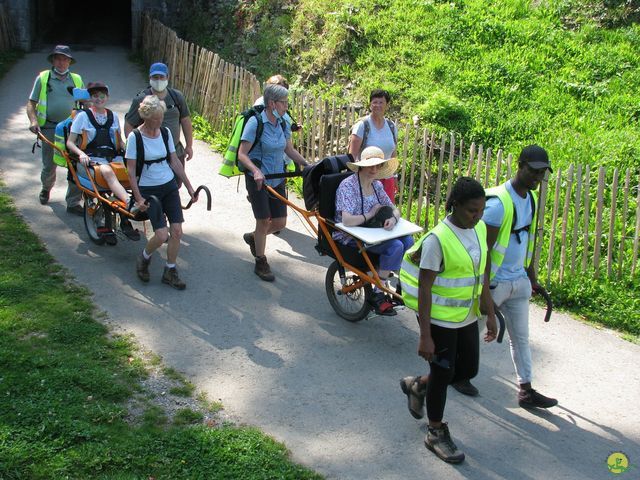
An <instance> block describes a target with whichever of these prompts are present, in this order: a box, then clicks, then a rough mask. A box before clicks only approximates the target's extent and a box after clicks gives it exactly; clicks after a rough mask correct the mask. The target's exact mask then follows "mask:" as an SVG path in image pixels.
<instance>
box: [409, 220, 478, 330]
mask: <svg viewBox="0 0 640 480" xmlns="http://www.w3.org/2000/svg"><path fill="white" fill-rule="evenodd" d="M443 222H444V223H445V224H446V225H447V226H448V227H449V228H451V230H452V231H453V233H454V234H455V235H456V237H458V240H460V242H461V243H462V245H463V246H464V248H465V249H466V250H467V252H469V256H470V257H471V260H472V261H473V265H474V267H475V268H476V270H477V269H478V268H480V260H481V255H482V251H481V250H480V242H479V240H478V235H477V234H476V231H475V230H474V229H473V228H460V227H457V226H455V225H454V224H453V223H452V222H451V220H449V218H448V217H447V218H445V219H444V220H443ZM420 268H421V269H424V270H432V271H434V272H438V273H441V272H442V271H443V270H444V265H443V256H442V247H441V246H440V240H439V239H438V237H436V236H435V235H433V234H431V235H428V236H427V238H425V239H424V241H423V242H422V254H421V257H420ZM477 319H478V317H477V316H476V314H475V313H473V310H471V311H470V312H469V315H467V318H466V319H465V320H464V321H463V322H460V323H452V322H442V321H440V320H435V319H433V318H432V319H431V323H432V324H433V325H438V326H440V327H445V328H462V327H465V326H467V325H469V324H471V323H473V322H475V321H476V320H477Z"/></svg>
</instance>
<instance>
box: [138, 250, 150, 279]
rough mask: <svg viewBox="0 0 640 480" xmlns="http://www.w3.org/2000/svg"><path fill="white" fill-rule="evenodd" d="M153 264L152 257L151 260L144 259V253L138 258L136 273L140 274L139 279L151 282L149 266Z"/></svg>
mask: <svg viewBox="0 0 640 480" xmlns="http://www.w3.org/2000/svg"><path fill="white" fill-rule="evenodd" d="M150 263H151V257H149V260H147V259H146V258H144V255H143V254H142V252H140V254H139V255H138V256H137V257H136V273H137V274H138V278H139V279H140V280H142V281H143V282H145V283H146V282H148V281H149V264H150Z"/></svg>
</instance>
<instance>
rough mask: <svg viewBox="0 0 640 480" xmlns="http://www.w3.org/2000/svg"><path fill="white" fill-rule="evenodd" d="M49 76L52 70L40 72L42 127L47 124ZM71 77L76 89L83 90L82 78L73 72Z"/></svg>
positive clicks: (38, 107)
mask: <svg viewBox="0 0 640 480" xmlns="http://www.w3.org/2000/svg"><path fill="white" fill-rule="evenodd" d="M49 75H51V70H44V71H42V72H40V96H39V97H38V105H36V117H37V118H38V125H40V126H41V127H43V126H44V124H45V123H47V84H48V83H49ZM69 75H70V76H71V81H72V82H73V84H74V85H75V86H76V88H82V77H80V75H78V74H77V73H71V72H69ZM65 165H66V163H65Z"/></svg>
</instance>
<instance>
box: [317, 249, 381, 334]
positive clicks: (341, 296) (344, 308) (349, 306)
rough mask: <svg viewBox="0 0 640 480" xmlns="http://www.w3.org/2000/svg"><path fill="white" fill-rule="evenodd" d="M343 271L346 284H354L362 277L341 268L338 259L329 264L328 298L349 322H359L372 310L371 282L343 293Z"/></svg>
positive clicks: (327, 278)
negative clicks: (341, 275)
mask: <svg viewBox="0 0 640 480" xmlns="http://www.w3.org/2000/svg"><path fill="white" fill-rule="evenodd" d="M341 271H342V272H344V278H345V285H347V286H348V285H354V284H355V283H357V282H359V281H360V277H358V276H357V275H356V274H355V273H353V272H349V271H345V270H344V269H343V268H340V266H339V264H338V262H337V261H334V262H333V263H332V264H331V265H329V269H328V270H327V276H326V278H325V290H326V292H327V298H328V299H329V303H330V304H331V306H332V307H333V309H334V310H335V312H336V313H337V314H338V315H340V316H341V317H342V318H344V319H345V320H348V321H349V322H359V321H360V320H362V319H364V318H365V317H366V316H367V314H368V313H369V310H371V306H370V304H369V301H370V299H371V294H372V288H371V284H369V283H366V284H364V285H362V286H360V287H359V288H356V289H354V290H352V291H350V292H348V293H343V292H342V286H343V285H342V280H341V279H340V273H341Z"/></svg>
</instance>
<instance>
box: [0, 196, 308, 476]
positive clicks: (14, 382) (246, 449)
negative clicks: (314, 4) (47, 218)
mask: <svg viewBox="0 0 640 480" xmlns="http://www.w3.org/2000/svg"><path fill="white" fill-rule="evenodd" d="M97 316H98V313H97V312H96V311H95V310H94V306H93V304H92V302H91V298H90V294H89V292H88V291H87V290H86V289H85V288H82V287H80V286H78V285H77V284H76V283H74V282H73V280H72V279H71V278H70V277H69V276H68V274H67V272H66V271H64V270H63V269H62V268H61V267H60V266H59V265H57V264H56V263H54V261H53V259H52V258H51V257H50V255H49V254H48V253H47V251H46V250H45V248H44V246H43V245H42V244H41V243H40V242H39V240H38V239H37V238H36V237H35V235H34V234H33V233H32V232H31V231H30V230H29V229H28V227H27V226H26V225H25V223H24V222H23V221H22V220H21V219H20V217H19V216H18V215H17V214H16V212H15V209H14V207H13V205H12V203H11V201H10V199H9V197H8V196H7V195H6V193H4V192H2V191H0V478H3V479H20V480H23V479H51V478H105V479H106V478H109V479H114V478H131V479H133V478H136V479H139V478H140V479H141V478H145V479H146V478H149V477H154V478H156V479H175V478H207V479H215V478H219V479H230V478H237V479H247V478H249V479H251V478H260V479H263V478H274V479H275V478H278V479H280V478H286V479H300V478H320V477H319V476H318V475H316V474H314V473H313V472H311V471H309V470H307V469H304V468H302V467H300V466H297V465H294V464H292V463H291V462H290V461H289V460H288V453H287V450H286V448H285V447H284V446H283V445H282V444H279V443H277V442H275V441H274V440H272V439H271V438H269V437H267V436H265V435H264V434H262V433H261V432H260V431H258V430H257V429H254V428H237V427H234V426H228V425H225V426H223V427H220V428H210V427H208V426H205V425H202V424H201V421H200V420H201V418H202V417H201V414H199V413H198V412H193V411H186V410H185V411H182V412H179V413H178V415H177V416H176V419H175V420H174V424H172V425H169V424H168V423H167V417H166V415H165V413H164V412H163V410H162V409H161V408H159V407H157V406H153V405H151V406H148V407H147V409H146V411H145V412H144V414H143V415H142V418H141V419H140V421H139V422H138V423H139V424H135V425H130V424H128V423H127V422H126V421H125V417H126V414H127V411H126V409H125V402H126V401H127V400H128V399H129V398H130V397H131V395H132V394H133V393H134V392H137V391H139V390H140V384H139V380H140V379H142V378H144V376H145V375H146V372H145V371H144V367H143V364H142V362H141V361H139V360H137V359H136V348H135V345H133V344H132V342H131V340H130V339H129V338H126V337H115V338H113V339H110V338H108V336H107V330H106V328H105V327H104V326H103V325H102V324H100V323H99V322H97V321H96V320H95V319H94V318H95V317H97ZM132 359H133V360H132ZM156 363H157V362H156ZM185 393H186V392H185ZM216 407H217V408H219V405H216V404H213V403H212V404H211V408H212V409H213V408H216Z"/></svg>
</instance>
